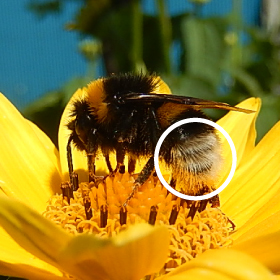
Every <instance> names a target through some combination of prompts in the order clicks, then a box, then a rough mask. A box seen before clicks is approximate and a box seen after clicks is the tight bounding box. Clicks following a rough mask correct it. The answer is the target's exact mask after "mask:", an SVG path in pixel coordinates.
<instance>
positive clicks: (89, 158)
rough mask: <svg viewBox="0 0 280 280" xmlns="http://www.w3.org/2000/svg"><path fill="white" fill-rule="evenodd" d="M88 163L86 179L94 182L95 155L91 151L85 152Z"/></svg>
mask: <svg viewBox="0 0 280 280" xmlns="http://www.w3.org/2000/svg"><path fill="white" fill-rule="evenodd" d="M87 164H88V181H89V182H95V155H94V154H93V153H88V154H87Z"/></svg>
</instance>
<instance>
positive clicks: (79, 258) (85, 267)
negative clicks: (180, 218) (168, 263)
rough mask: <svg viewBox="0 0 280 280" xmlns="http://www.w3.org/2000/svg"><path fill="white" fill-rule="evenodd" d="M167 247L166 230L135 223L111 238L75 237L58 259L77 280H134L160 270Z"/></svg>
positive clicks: (160, 227)
mask: <svg viewBox="0 0 280 280" xmlns="http://www.w3.org/2000/svg"><path fill="white" fill-rule="evenodd" d="M168 246H169V232H168V229H167V228H166V227H163V226H156V227H153V226H150V225H147V224H138V225H134V226H131V227H130V228H129V229H127V230H125V231H123V232H121V233H119V234H118V235H117V236H115V237H113V238H105V239H104V238H103V239H102V238H98V237H95V236H93V235H81V236H78V237H75V238H74V239H72V241H71V242H70V243H69V244H68V245H67V247H66V248H65V250H64V251H62V252H61V258H60V259H61V263H62V264H63V265H64V266H65V269H67V271H71V273H72V275H75V276H76V277H78V278H81V279H111V280H119V279H135V280H138V279H141V278H142V277H144V276H145V275H148V274H151V273H155V272H158V271H159V270H160V269H161V268H162V267H163V265H164V261H165V260H166V258H167V255H168ZM81 268H82V269H81ZM100 273H101V274H102V273H103V275H100Z"/></svg>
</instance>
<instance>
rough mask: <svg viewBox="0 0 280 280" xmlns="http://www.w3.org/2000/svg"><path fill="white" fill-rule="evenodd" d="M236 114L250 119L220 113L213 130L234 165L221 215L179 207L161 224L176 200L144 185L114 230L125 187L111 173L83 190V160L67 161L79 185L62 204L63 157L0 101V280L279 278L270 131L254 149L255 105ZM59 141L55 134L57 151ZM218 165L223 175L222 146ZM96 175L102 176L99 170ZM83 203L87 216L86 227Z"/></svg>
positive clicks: (278, 213) (123, 179) (275, 155)
mask: <svg viewBox="0 0 280 280" xmlns="http://www.w3.org/2000/svg"><path fill="white" fill-rule="evenodd" d="M238 106H239V107H242V108H247V109H251V110H255V111H256V113H254V114H248V115H246V114H241V113H235V112H229V113H228V114H227V115H226V116H225V117H223V118H222V119H221V120H219V121H218V124H220V125H221V126H222V127H223V128H224V129H225V130H226V131H227V132H228V133H229V134H230V136H231V138H232V140H233V142H234V144H235V147H236V150H237V159H238V161H237V170H236V173H235V175H234V177H233V179H232V181H231V183H230V184H229V185H228V186H227V188H226V189H225V190H223V192H221V193H220V200H221V207H220V208H221V209H215V208H211V207H206V209H205V210H203V211H201V212H199V211H197V212H196V213H195V215H192V216H191V217H190V215H189V213H190V208H188V207H186V206H185V207H183V206H181V207H182V208H183V209H184V211H180V213H179V214H178V218H177V220H176V223H174V225H170V224H169V223H168V221H169V219H170V213H171V212H172V209H176V207H177V206H178V204H177V203H178V201H177V200H176V199H174V198H172V197H170V196H168V195H166V193H164V192H165V190H164V188H162V186H161V185H160V184H159V182H158V181H157V180H156V178H151V179H150V180H149V181H148V182H146V183H145V185H144V186H143V189H141V191H139V192H138V193H137V194H136V196H135V197H134V198H133V199H132V200H131V203H130V205H129V207H130V208H129V209H128V213H132V214H127V215H126V216H125V217H126V219H127V222H126V223H121V222H120V221H119V219H116V218H115V217H119V216H118V215H120V213H119V212H118V211H119V210H116V209H117V208H118V207H117V206H118V205H119V203H120V202H119V200H120V199H121V198H122V197H124V196H126V195H127V193H126V191H127V189H129V187H131V185H132V184H133V179H134V178H133V177H132V176H130V175H128V174H123V175H121V174H117V175H116V176H115V177H114V178H111V177H107V178H106V180H104V181H103V182H101V183H100V185H99V186H98V188H95V187H93V186H92V185H91V184H89V183H84V182H86V178H85V174H86V172H85V169H84V166H85V162H84V160H85V159H84V157H83V156H81V154H79V153H75V152H74V153H73V158H74V163H75V170H79V171H80V172H78V173H79V179H80V182H82V183H80V187H79V189H78V190H77V191H75V192H74V193H73V196H72V198H71V199H70V200H67V199H64V198H63V197H62V195H61V194H60V193H61V189H60V186H61V184H62V183H63V182H65V180H68V179H67V177H66V176H67V162H66V155H65V153H66V152H65V148H64V149H60V154H59V153H58V151H57V149H56V148H55V146H54V145H53V144H52V142H51V141H50V140H49V138H48V137H47V136H46V135H45V134H44V133H43V132H42V131H40V130H39V129H38V128H37V127H36V126H35V125H34V124H32V123H31V122H29V121H28V120H26V119H24V118H23V117H22V116H21V115H20V113H19V112H18V111H17V110H16V109H15V108H14V107H13V105H12V104H11V103H9V101H8V100H7V99H6V98H5V97H4V96H3V95H1V96H0V128H1V134H0V149H1V150H0V159H1V161H0V165H1V168H0V194H1V195H0V225H1V228H0V236H1V238H0V248H1V250H0V274H2V275H9V276H15V277H22V278H26V279H69V278H70V279H82V280H87V279H97V280H99V279H104V280H105V279H110V280H114V279H116V280H117V279H132V280H134V279H135V280H139V279H162V280H171V279H172V280H173V279H174V280H179V279H191V280H193V279H207V280H209V279H215V280H217V279H218V280H219V279H221V280H229V279H244V280H245V279H280V277H279V276H277V274H280V250H279V248H280V229H279V224H280V203H279V201H280V192H279V188H280V172H279V171H278V169H279V163H280V141H279V133H280V122H279V123H277V124H276V125H275V126H274V127H273V128H272V129H271V130H270V131H269V132H268V133H267V135H266V136H265V137H264V138H263V139H262V140H261V141H260V142H259V143H258V145H257V146H255V138H256V132H255V120H256V117H257V113H258V111H259V109H260V100H259V99H256V98H250V99H248V100H245V101H244V102H242V103H240V104H239V105H238ZM64 117H65V116H64ZM62 123H63V121H62ZM66 141H67V135H66V134H65V133H64V126H62V127H61V129H60V145H62V147H63V146H64V147H65V145H66V144H65V143H66ZM224 158H225V164H224V168H225V170H229V168H230V165H231V157H230V149H229V147H227V146H226V145H225V149H224ZM99 170H100V171H101V172H104V166H103V165H102V164H100V166H99ZM225 174H226V172H225ZM223 179H224V178H223V176H221V178H220V180H221V182H222V180H223ZM85 199H86V200H85ZM102 199H103V200H104V199H105V200H104V201H105V202H106V199H107V205H108V207H107V208H106V207H103V208H102V207H101V206H104V205H105V204H106V203H105V202H103V200H102ZM109 199H110V203H108V201H109ZM85 201H86V202H89V208H90V209H92V217H91V218H90V219H87V218H86V213H85V207H84V204H85ZM154 205H160V206H159V207H158V208H156V207H154ZM153 207H154V208H153ZM101 208H102V209H101ZM153 213H156V214H157V221H158V222H157V223H155V222H152V220H153ZM104 215H105V216H106V219H105V220H106V222H105V224H104V225H103V226H100V219H101V218H102V216H104ZM229 219H230V220H231V221H232V222H233V223H234V224H235V226H236V228H235V230H233V229H232V228H231V225H230V223H229ZM149 223H150V224H151V223H152V224H155V225H153V226H152V225H149ZM90 233H91V234H90Z"/></svg>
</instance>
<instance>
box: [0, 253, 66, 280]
mask: <svg viewBox="0 0 280 280" xmlns="http://www.w3.org/2000/svg"><path fill="white" fill-rule="evenodd" d="M13 253H14V252H13ZM0 274H1V275H9V276H10V277H20V278H25V279H29V280H38V279H40V280H63V279H65V280H66V279H68V280H69V278H68V277H67V278H66V277H63V276H62V273H61V272H59V274H60V275H61V276H58V275H56V274H53V273H50V272H49V271H46V270H42V269H40V268H38V267H36V266H30V265H26V264H22V263H17V264H12V263H6V262H3V261H0ZM1 279H2V277H1ZM7 279H10V278H7Z"/></svg>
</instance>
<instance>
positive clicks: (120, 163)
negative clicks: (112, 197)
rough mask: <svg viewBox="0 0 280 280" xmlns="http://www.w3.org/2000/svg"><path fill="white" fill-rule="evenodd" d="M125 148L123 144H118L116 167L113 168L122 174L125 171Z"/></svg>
mask: <svg viewBox="0 0 280 280" xmlns="http://www.w3.org/2000/svg"><path fill="white" fill-rule="evenodd" d="M125 150H126V149H125V147H124V146H123V145H120V146H119V147H118V148H117V150H116V158H117V167H116V169H115V172H118V171H119V172H120V173H121V174H124V172H125V165H124V157H125Z"/></svg>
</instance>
